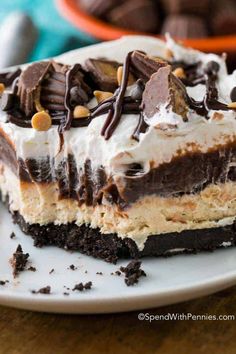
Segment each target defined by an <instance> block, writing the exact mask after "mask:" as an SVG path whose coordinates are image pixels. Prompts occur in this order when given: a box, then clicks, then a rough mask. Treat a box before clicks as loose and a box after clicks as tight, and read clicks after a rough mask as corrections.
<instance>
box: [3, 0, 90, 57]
mask: <svg viewBox="0 0 236 354" xmlns="http://www.w3.org/2000/svg"><path fill="white" fill-rule="evenodd" d="M18 10H20V11H23V12H26V13H27V14H28V15H30V16H31V18H32V19H33V21H34V23H35V24H36V26H37V28H38V31H39V38H38V42H37V44H36V47H35V49H34V51H33V53H32V54H31V57H30V58H29V60H30V61H34V60H39V59H43V58H47V57H52V56H55V55H58V54H60V53H63V52H65V51H68V50H70V49H75V48H78V47H83V46H86V45H88V44H92V43H95V39H93V38H91V37H89V36H88V35H86V34H85V33H82V32H80V31H79V30H78V29H77V28H75V27H73V26H72V25H71V24H70V23H69V22H67V21H66V20H64V19H63V18H62V17H61V16H60V14H59V13H58V11H57V9H56V5H55V3H54V1H53V0H0V20H1V21H2V20H3V19H4V17H6V16H7V15H8V14H10V13H11V12H13V11H18Z"/></svg>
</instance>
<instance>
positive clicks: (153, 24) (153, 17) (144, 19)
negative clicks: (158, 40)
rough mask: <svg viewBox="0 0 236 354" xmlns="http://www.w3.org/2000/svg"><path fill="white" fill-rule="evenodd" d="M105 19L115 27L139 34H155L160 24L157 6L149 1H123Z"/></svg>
mask: <svg viewBox="0 0 236 354" xmlns="http://www.w3.org/2000/svg"><path fill="white" fill-rule="evenodd" d="M107 18H108V20H109V21H110V22H111V23H113V24H115V25H116V26H119V27H124V28H127V29H131V30H135V31H141V32H157V31H158V28H159V24H160V21H159V16H158V9H157V6H156V4H155V3H154V2H153V1H151V0H130V1H124V2H123V3H121V5H119V6H117V7H115V8H114V9H113V10H111V11H110V13H109V14H108V16H107Z"/></svg>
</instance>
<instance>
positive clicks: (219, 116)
mask: <svg viewBox="0 0 236 354" xmlns="http://www.w3.org/2000/svg"><path fill="white" fill-rule="evenodd" d="M223 118H224V115H223V114H222V113H219V112H214V114H213V116H212V119H213V120H216V121H220V120H222V119H223Z"/></svg>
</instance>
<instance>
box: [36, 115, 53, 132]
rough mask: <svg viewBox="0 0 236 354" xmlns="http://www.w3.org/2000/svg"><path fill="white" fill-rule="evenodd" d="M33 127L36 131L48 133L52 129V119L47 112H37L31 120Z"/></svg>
mask: <svg viewBox="0 0 236 354" xmlns="http://www.w3.org/2000/svg"><path fill="white" fill-rule="evenodd" d="M31 125H32V127H33V128H34V129H35V130H39V131H46V130H48V129H49V128H50V127H51V125H52V119H51V117H50V115H49V114H48V113H47V112H45V111H41V112H37V113H35V114H34V115H33V117H32V119H31Z"/></svg>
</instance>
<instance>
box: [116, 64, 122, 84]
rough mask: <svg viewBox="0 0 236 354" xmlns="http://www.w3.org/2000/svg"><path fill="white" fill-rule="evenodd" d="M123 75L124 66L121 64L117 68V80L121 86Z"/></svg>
mask: <svg viewBox="0 0 236 354" xmlns="http://www.w3.org/2000/svg"><path fill="white" fill-rule="evenodd" d="M122 76H123V66H119V68H118V69H117V82H118V85H119V86H120V84H121V81H122Z"/></svg>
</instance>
